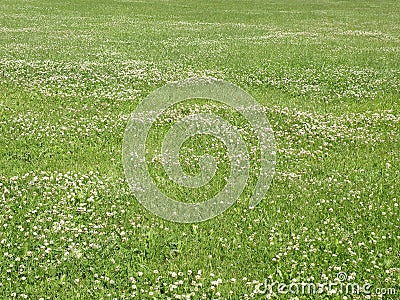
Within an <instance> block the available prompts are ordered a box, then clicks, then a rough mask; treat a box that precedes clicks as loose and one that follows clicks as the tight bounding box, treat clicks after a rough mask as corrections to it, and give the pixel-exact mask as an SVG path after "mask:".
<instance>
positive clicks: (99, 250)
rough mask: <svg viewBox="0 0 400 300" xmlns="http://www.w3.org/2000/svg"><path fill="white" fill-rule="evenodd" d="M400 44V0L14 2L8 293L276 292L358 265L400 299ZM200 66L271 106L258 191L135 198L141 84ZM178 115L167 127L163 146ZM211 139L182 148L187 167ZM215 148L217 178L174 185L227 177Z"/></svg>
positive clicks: (3, 192) (3, 15)
mask: <svg viewBox="0 0 400 300" xmlns="http://www.w3.org/2000/svg"><path fill="white" fill-rule="evenodd" d="M399 57H400V2H399V1H396V0H392V1H386V0H381V1H373V0H364V1H355V0H348V1H335V0H323V1H308V0H306V1H303V0H302V1H300V0H290V1H289V0H282V1H262V0H256V1H227V0H219V1H176V0H172V1H161V0H158V1H156V0H153V1H129V0H120V1H116V0H114V1H113V0H101V1H93V0H71V1H60V0H49V1H44V0H24V1H22V0H17V1H15V0H12V1H11V0H2V1H1V3H0V142H1V144H0V228H1V229H0V298H1V299H10V298H13V297H15V298H18V299H24V298H25V299H128V298H131V297H136V298H137V299H252V298H255V299H265V295H257V294H255V293H254V291H255V288H256V286H257V285H258V284H260V283H264V280H265V279H268V280H269V282H280V283H285V284H289V283H292V282H295V281H296V282H307V281H309V282H315V283H323V282H328V281H333V280H334V279H335V278H336V277H337V275H338V273H339V272H345V273H346V274H347V275H348V278H347V280H346V282H350V283H358V284H360V285H363V284H364V283H369V284H371V286H372V288H371V289H370V291H371V294H370V295H369V296H370V298H371V299H379V298H380V297H379V295H378V293H379V291H377V290H376V289H378V288H386V289H387V290H386V295H381V296H382V298H383V299H398V298H399V297H400V296H399V295H400V208H399V205H400V203H399V202H400V184H399V182H400V161H399V160H400V139H399V136H400V123H399V122H400V59H399ZM194 76H210V77H215V78H220V79H224V80H226V81H229V82H232V83H234V84H236V85H238V86H240V87H241V88H243V89H244V90H246V91H247V92H248V93H250V94H251V95H252V96H253V97H254V98H255V99H256V100H257V101H258V102H259V103H260V104H261V105H262V106H263V107H265V110H266V113H267V116H268V119H269V122H270V124H271V126H272V129H273V130H274V134H275V139H276V143H277V165H276V173H275V177H274V180H273V183H272V185H271V186H270V189H269V190H268V193H267V195H266V197H265V199H264V200H263V201H262V202H261V203H260V204H259V205H258V206H257V207H256V208H254V209H251V210H250V209H248V199H247V197H242V198H241V200H242V201H239V203H236V204H234V205H233V206H232V207H231V208H230V209H229V210H227V211H225V212H224V214H222V215H220V216H218V217H217V218H214V219H212V220H209V221H206V222H202V223H198V224H177V223H171V222H168V221H164V220H162V219H159V218H157V217H156V216H154V215H153V214H151V213H150V212H148V211H146V210H145V209H144V208H143V207H142V206H141V205H140V204H139V203H138V202H137V201H136V199H135V198H134V197H133V195H132V193H131V192H130V190H129V187H128V184H127V182H126V180H125V177H124V174H123V167H122V161H121V150H122V140H123V134H124V130H125V127H126V124H127V122H128V118H129V114H130V113H131V112H132V111H133V110H134V109H135V107H136V106H137V104H138V103H139V102H140V101H142V100H143V99H144V98H145V97H146V95H148V94H149V93H151V92H152V91H153V90H155V89H156V88H157V87H160V86H162V85H163V84H165V83H166V82H169V81H174V80H180V79H185V78H188V77H194ZM227 115H231V116H232V115H233V116H235V115H234V113H229V112H228V113H227ZM234 119H235V120H233V123H235V122H236V123H237V124H239V126H240V124H241V122H242V121H241V119H240V116H238V117H237V118H236V117H234ZM161 121H162V120H161ZM242 123H243V122H242ZM161 125H163V123H162V122H161ZM168 126H169V125H168V124H164V128H161V129H155V131H153V135H152V136H151V138H150V139H149V141H148V145H149V146H151V145H154V148H150V149H148V151H149V155H150V156H151V154H152V153H153V152H155V151H156V150H157V148H156V147H158V146H159V143H160V141H159V139H160V137H162V136H163V134H165V130H166V129H167V128H168ZM243 126H244V125H243ZM157 130H158V131H157ZM210 141H212V142H213V143H214V142H215V143H217V141H214V140H213V139H212V138H210V137H208V138H207V137H206V138H205V140H201V139H198V140H197V139H193V140H189V141H188V142H187V143H186V144H185V145H184V146H185V147H184V148H185V149H184V151H183V152H182V153H183V154H182V157H181V160H182V165H183V169H184V170H185V171H187V172H188V173H189V174H196V172H198V171H199V165H198V163H197V162H198V161H197V160H196V158H193V157H192V155H193V154H197V155H201V154H204V153H208V154H210V153H211V154H212V151H209V150H207V147H208V146H207V145H208V144H207V142H210ZM199 145H203V148H204V147H205V148H204V149H206V150H204V149H203V150H193V151H192V150H190V149H193V148H196V147H197V146H199ZM204 145H205V146H204ZM215 149H216V150H215V151H214V152H215V153H214V154H215V156H216V158H217V160H218V161H219V162H220V166H221V169H220V171H219V172H218V173H216V175H217V176H216V178H215V179H214V181H212V182H211V183H210V185H209V186H207V188H208V190H206V191H203V192H201V195H200V194H199V193H197V192H195V191H190V190H189V191H188V190H185V189H183V190H180V189H179V187H176V186H175V185H174V184H173V183H171V182H168V179H166V183H167V184H166V186H162V189H164V191H165V192H166V193H170V194H171V195H178V198H180V200H182V201H185V200H188V201H193V199H201V197H208V196H210V195H213V194H215V193H216V192H217V191H218V188H220V186H222V185H224V184H225V179H224V173H226V172H228V170H229V166H227V163H228V162H229V160H228V159H227V158H226V156H225V154H224V147H223V145H220V147H219V148H215ZM153 154H154V153H153ZM252 166H256V164H253V165H252ZM255 173H256V174H257V172H255ZM152 174H153V175H154V177H155V178H157V175H159V176H160V178H161V177H162V176H164V175H165V174H164V173H163V171H162V168H160V167H159V166H157V165H156V166H155V167H154V168H153V169H152ZM256 174H255V175H256ZM255 175H254V174H253V175H252V176H255ZM164 177H165V176H164ZM156 180H157V179H156ZM253 181H254V178H253V177H251V178H250V179H249V181H248V190H249V189H251V187H252V184H254V182H253ZM164 184H165V182H164ZM168 184H169V185H170V186H169V187H168ZM248 190H247V192H245V193H244V194H245V196H246V193H248V192H249V191H248ZM185 193H186V194H188V199H183V198H185V197H184V196H182V195H185ZM196 193H197V194H196ZM389 288H392V289H396V290H397V295H396V294H392V295H389V293H393V291H394V290H389ZM275 296H276V297H277V296H279V299H290V298H293V299H346V297H347V299H365V296H366V294H362V293H360V294H358V295H356V294H340V293H336V294H328V293H325V292H324V293H321V294H314V295H308V294H301V293H300V294H297V295H294V294H287V295H283V294H280V295H275ZM275 296H274V297H275ZM295 297H297V298H295Z"/></svg>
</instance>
